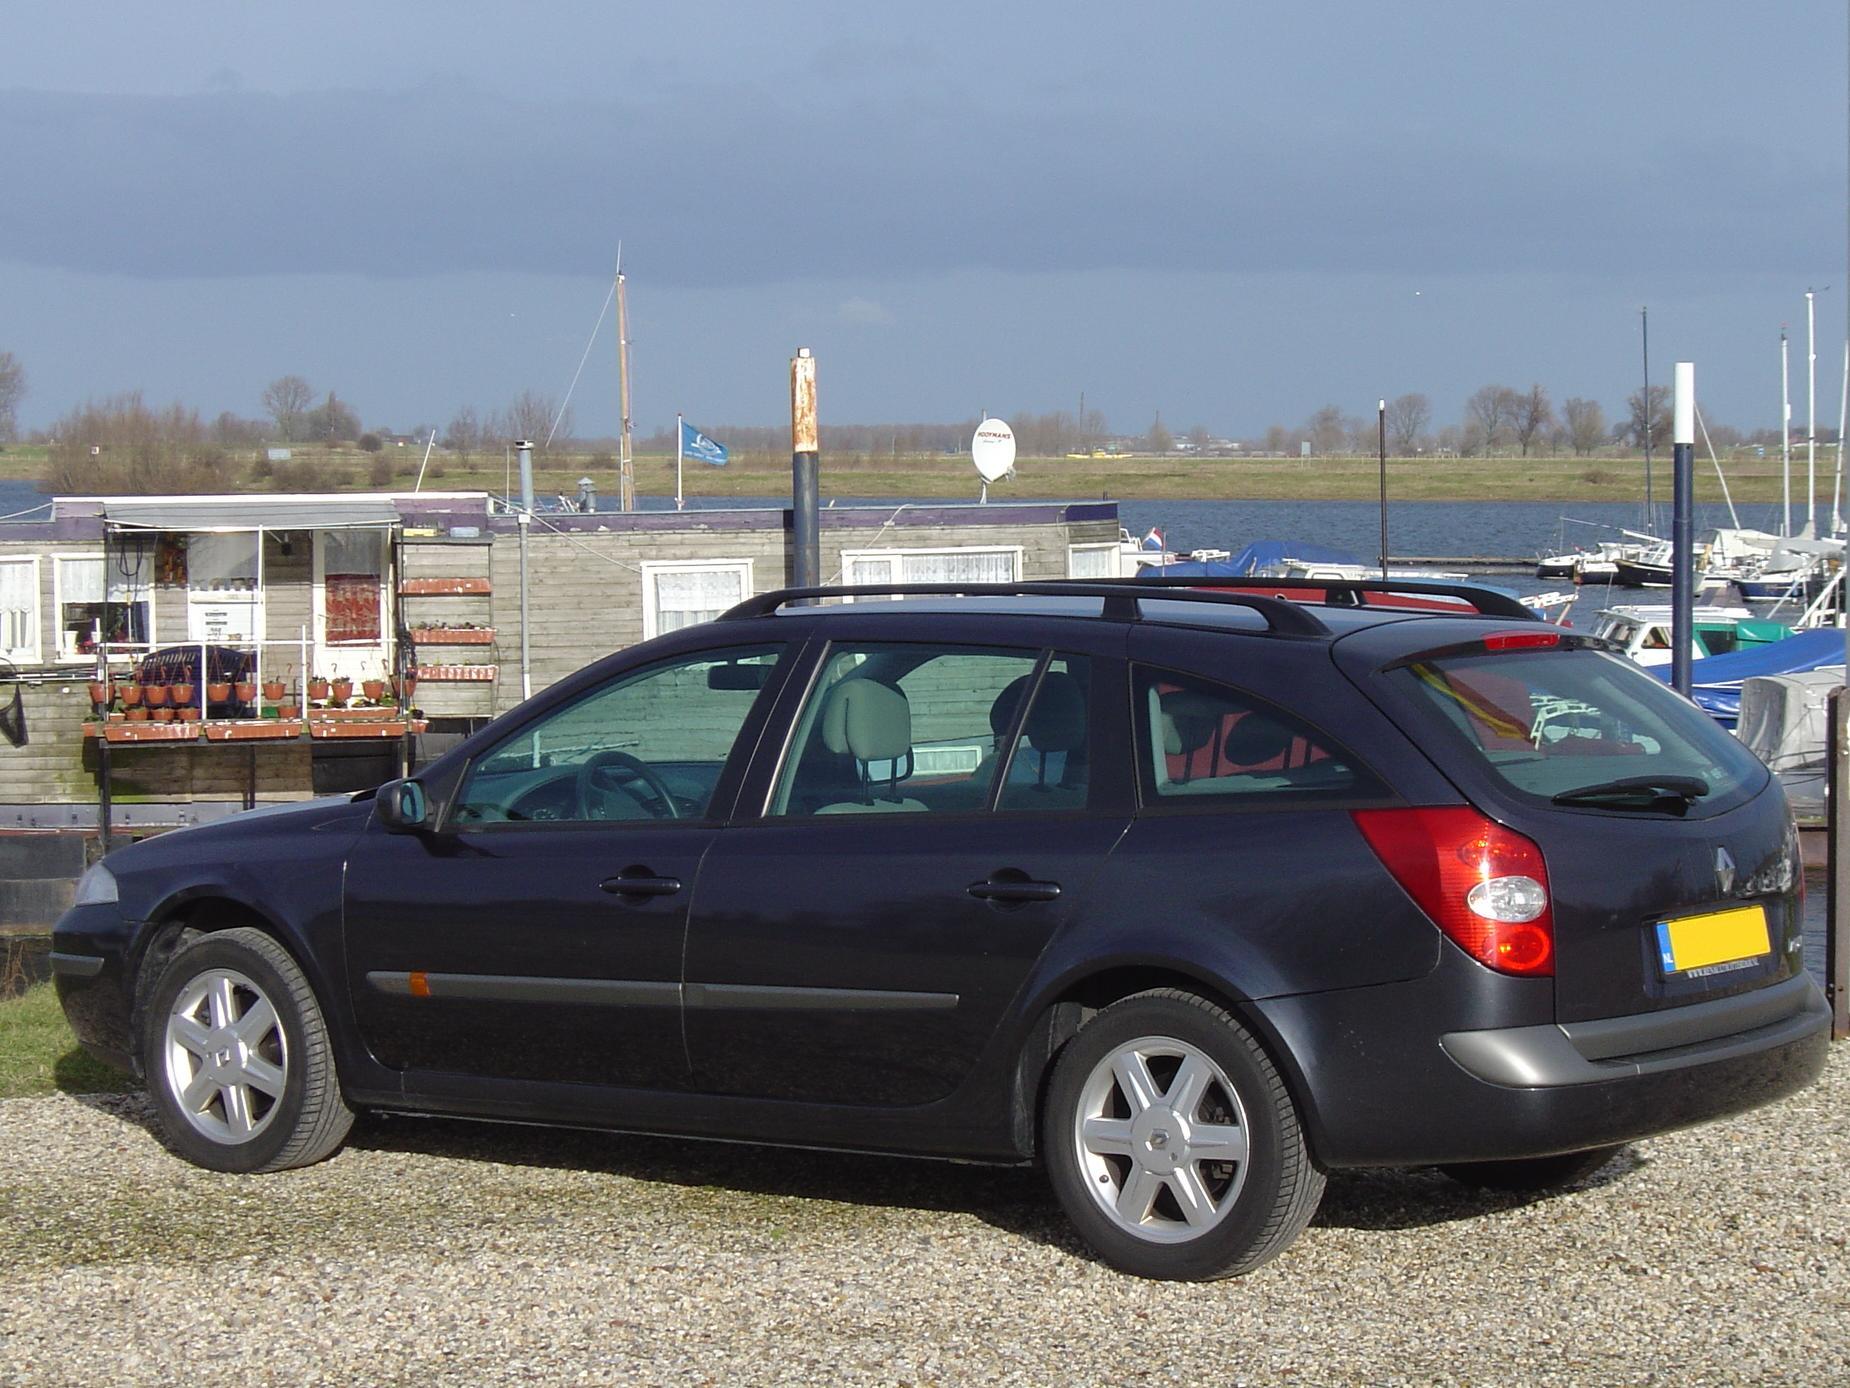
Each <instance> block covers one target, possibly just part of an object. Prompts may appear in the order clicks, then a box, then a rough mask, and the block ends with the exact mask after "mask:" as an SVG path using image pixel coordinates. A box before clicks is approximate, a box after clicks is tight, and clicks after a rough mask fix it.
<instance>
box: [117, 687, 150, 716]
mask: <svg viewBox="0 0 1850 1388" xmlns="http://www.w3.org/2000/svg"><path fill="white" fill-rule="evenodd" d="M124 688H125V689H134V688H135V686H134V685H132V684H131V685H125V686H124ZM138 692H139V691H138ZM122 716H123V717H124V718H126V719H127V720H128V721H129V722H131V723H145V722H147V721H148V707H147V705H146V704H143V703H141V702H139V701H137V702H136V703H134V704H132V705H131V706H130V707H128V708H127V709H124V710H123V713H122Z"/></svg>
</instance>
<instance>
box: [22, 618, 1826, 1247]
mask: <svg viewBox="0 0 1850 1388" xmlns="http://www.w3.org/2000/svg"><path fill="white" fill-rule="evenodd" d="M1274 586H1276V585H1274ZM1318 587H1319V588H1320V589H1321V590H1323V591H1322V592H1321V593H1319V594H1318V595H1317V596H1318V598H1319V599H1320V601H1318V602H1305V601H1288V600H1283V599H1281V598H1280V597H1278V596H1275V595H1259V594H1256V593H1252V592H1239V591H1226V590H1221V591H1205V590H1184V589H1181V588H1171V587H1166V586H1162V585H1151V584H1147V583H1139V584H1135V585H1128V586H1127V585H1119V584H1113V583H1048V584H1032V583H1030V584H1017V585H1010V586H1006V587H984V586H977V587H970V588H964V589H948V588H947V589H931V590H919V589H909V588H899V589H858V590H826V592H824V591H821V590H812V591H811V592H810V593H790V592H786V593H778V594H768V595H765V596H763V597H759V598H755V599H753V600H751V601H749V602H747V603H746V604H744V605H743V606H741V607H739V608H737V609H735V610H734V611H732V612H730V613H728V614H727V615H726V616H725V617H724V618H722V619H720V620H717V621H714V622H710V623H707V624H704V625H701V626H696V627H691V628H688V629H685V630H682V631H678V632H674V633H672V634H670V635H668V636H665V637H661V638H658V639H656V640H653V641H649V642H646V643H644V644H642V645H640V646H636V647H633V648H631V649H629V650H626V651H623V652H622V653H620V654H618V655H615V656H611V657H609V658H607V659H604V660H600V661H598V662H597V663H595V664H593V665H591V666H589V667H587V668H586V669H584V670H583V671H581V672H580V673H578V674H577V675H575V676H573V677H572V678H570V679H567V680H565V681H563V682H562V683H560V684H558V685H556V686H554V687H553V688H552V689H550V690H548V691H546V692H545V693H544V694H542V695H540V696H538V697H536V698H534V699H532V700H530V701H528V702H527V703H525V704H523V705H521V706H520V707H519V708H517V709H515V710H513V711H512V712H510V713H508V714H506V715H505V716H503V717H502V718H500V719H498V720H497V721H496V722H494V723H493V724H491V725H489V726H488V727H486V728H484V729H483V730H482V731H481V732H479V733H478V734H476V735H475V736H473V737H472V738H470V739H469V740H468V741H467V742H465V743H463V744H462V745H461V746H459V747H457V748H456V749H455V750H454V751H452V752H451V753H449V754H448V755H446V756H444V757H442V758H441V759H440V760H438V761H436V762H434V763H432V764H431V765H430V766H428V767H427V768H425V769H424V770H423V771H422V772H421V773H420V774H419V775H417V776H416V777H415V778H412V779H408V780H404V781H394V782H390V783H388V784H387V785H385V786H383V787H381V788H380V789H379V790H378V791H377V792H368V793H363V794H360V795H356V796H353V797H351V798H347V797H343V798H340V799H338V800H332V801H328V800H322V801H315V802H311V803H308V804H305V805H302V806H298V807H289V808H285V809H273V810H260V811H256V812H253V813H249V814H244V815H239V816H236V817H234V818H232V819H230V820H227V821H223V822H221V823H218V824H215V825H212V826H210V827H206V828H198V829H191V830H187V831H184V832H178V833H172V834H168V835H164V836H162V837H159V838H156V839H151V840H149V841H146V842H144V843H140V844H136V845H133V846H131V847H127V848H124V849H122V850H121V851H119V852H117V853H114V854H112V855H110V857H109V858H108V859H107V860H106V861H105V862H104V863H102V864H100V865H99V866H97V867H95V868H93V869H92V870H91V871H90V873H89V874H88V875H87V876H86V877H85V879H84V881H83V882H82V884H81V885H80V889H79V895H78V904H77V905H76V906H75V907H74V908H73V909H72V910H71V911H70V912H69V914H67V915H66V916H65V917H64V919H63V920H62V921H60V922H59V924H58V927H57V932H56V938H55V941H54V950H55V954H54V967H55V968H56V970H57V982H58V990H59V993H60V996H61V998H62V1000H63V1004H64V1009H65V1013H66V1015H67V1016H68V1017H69V1019H70V1021H71V1024H72V1026H73V1027H74V1028H75V1030H76V1032H77V1034H78V1036H79V1037H80V1039H81V1040H82V1041H83V1043H84V1045H85V1046H86V1047H87V1048H88V1049H89V1050H90V1051H91V1052H92V1053H94V1054H96V1055H98V1056H100V1057H102V1058H104V1059H106V1060H109V1061H112V1062H114V1063H116V1064H118V1065H121V1066H124V1067H130V1068H133V1069H135V1070H137V1071H139V1072H140V1073H142V1074H144V1075H145V1076H146V1078H147V1083H148V1088H149V1092H150V1093H151V1095H152V1096H153V1099H154V1102H155V1105H156V1108H157V1110H158V1112H159V1115H160V1119H161V1122H162V1124H163V1127H164V1129H165V1133H166V1136H167V1138H168V1139H169V1141H170V1142H171V1144H172V1145H173V1147H174V1148H175V1149H176V1150H177V1151H179V1152H180V1153H181V1154H182V1155H184V1156H186V1157H188V1158H189V1159H191V1160H193V1161H195V1162H198V1163H200V1164H202V1165H205V1166H209V1167H213V1168H216V1169H220V1170H227V1171H267V1170H275V1169H279V1168H283V1167H290V1166H297V1165H302V1164H305V1163H308V1162H313V1161H318V1160H320V1159H321V1158H323V1157H326V1156H327V1155H329V1154H330V1153H332V1152H333V1151H334V1150H335V1149H336V1148H338V1147H339V1145H340V1143H341V1141H342V1139H343V1137H344V1136H345V1135H346V1132H347V1130H348V1127H349V1125H350V1123H351V1122H352V1117H353V1114H354V1112H355V1111H358V1110H367V1109H370V1110H384V1111H395V1112H404V1113H416V1114H467V1115H473V1116H478V1117H486V1118H505V1119H511V1120H520V1121H538V1122H546V1123H558V1124H569V1125H575V1126H583V1127H602V1128H610V1129H618V1130H628V1131H635V1132H651V1133H671V1134H682V1135H689V1136H696V1137H700V1136H705V1137H720V1138H731V1139H743V1140H747V1141H756V1142H767V1143H792V1144H803V1145H815V1146H829V1147H841V1148H857V1149H864V1150H870V1151H884V1152H904V1153H912V1154H919V1155H931V1156H943V1157H957V1158H965V1159H977V1160H983V1161H993V1162H1017V1163H1019V1162H1030V1161H1032V1162H1038V1163H1040V1164H1041V1165H1042V1166H1043V1167H1044V1168H1045V1170H1046V1171H1047V1173H1048V1176H1049V1178H1050V1180H1051V1182H1052V1184H1053V1186H1054V1189H1055V1190H1056V1191H1057V1193H1058V1195H1059V1198H1060V1200H1061V1202H1062V1204H1063V1206H1064V1208H1065V1209H1066V1211H1067V1213H1068V1214H1069V1216H1070V1217H1071V1218H1072V1220H1073V1222H1074V1224H1075V1225H1076V1226H1077V1228H1078V1229H1079V1231H1080V1233H1081V1234H1082V1235H1083V1236H1084V1237H1085V1239H1086V1240H1087V1241H1088V1243H1089V1244H1090V1245H1091V1246H1092V1247H1093V1248H1094V1249H1095V1250H1096V1251H1097V1252H1098V1254H1099V1255H1100V1256H1101V1257H1102V1258H1104V1259H1105V1260H1106V1261H1108V1262H1109V1263H1111V1264H1113V1265H1114V1266H1116V1267H1119V1268H1122V1269H1125V1270H1127V1271H1130V1272H1133V1273H1138V1274H1142V1275H1146V1276H1153V1277H1172V1278H1208V1277H1217V1276H1223V1275H1227V1274H1231V1273H1239V1272H1243V1271H1245V1270H1247V1269H1250V1268H1252V1267H1254V1266H1256V1265H1257V1264H1259V1263H1260V1262H1262V1261H1264V1260H1265V1259H1267V1258H1268V1257H1270V1256H1272V1255H1273V1254H1275V1253H1277V1252H1278V1251H1279V1250H1280V1249H1282V1248H1284V1247H1285V1246H1286V1245H1287V1244H1288V1243H1290V1242H1291V1240H1292V1239H1294V1238H1295V1237H1296V1236H1297V1235H1298V1233H1299V1232H1300V1231H1301V1230H1302V1229H1303V1228H1304V1226H1305V1224H1306V1223H1307V1222H1308V1221H1309V1219H1310V1217H1311V1215H1312V1214H1313V1212H1314V1211H1315V1209H1316V1206H1317V1202H1318V1200H1319V1198H1320V1196H1321V1194H1322V1191H1323V1185H1324V1173H1325V1172H1327V1171H1329V1170H1332V1169H1338V1168H1344V1167H1364V1166H1383V1165H1387V1166H1410V1165H1428V1164H1431V1165H1438V1166H1440V1167H1443V1168H1444V1169H1446V1170H1447V1171H1449V1172H1450V1173H1452V1174H1453V1175H1455V1176H1457V1177H1459V1178H1460V1179H1462V1180H1467V1181H1472V1182H1478V1183H1484V1184H1490V1185H1497V1186H1505V1187H1527V1188H1538V1187H1544V1186H1548V1185H1551V1184H1558V1183H1562V1182H1566V1181H1569V1180H1572V1179H1574V1178H1576V1177H1578V1176H1580V1175H1583V1174H1585V1173H1586V1172H1588V1171H1589V1170H1590V1169H1592V1168H1593V1167H1595V1166H1597V1165H1599V1164H1600V1163H1602V1162H1603V1161H1604V1160H1606V1158H1607V1157H1609V1156H1610V1154H1611V1152H1612V1149H1613V1148H1614V1147H1615V1146H1616V1145H1618V1144H1621V1143H1625V1142H1627V1141H1630V1140H1632V1139H1635V1138H1641V1137H1644V1136H1647V1135H1650V1134H1654V1133H1661V1132H1664V1131H1667V1130H1670V1129H1674V1128H1678V1127H1682V1126H1685V1125H1688V1124H1692V1123H1696V1122H1700V1121H1702V1120H1705V1119H1710V1118H1715V1117H1718V1116H1721V1115H1724V1114H1731V1113H1736V1112H1739V1111H1741V1110H1743V1109H1747V1108H1750V1107H1752V1106H1754V1105H1757V1104H1763V1103H1766V1102H1769V1101H1771V1100H1774V1099H1778V1098H1780V1097H1782V1096H1784V1095H1787V1094H1790V1093H1792V1092H1793V1091H1795V1090H1797V1089H1799V1088H1801V1087H1802V1086H1804V1085H1807V1084H1809V1083H1810V1082H1811V1081H1812V1080H1813V1079H1815V1078H1816V1076H1817V1075H1818V1073H1819V1071H1820V1069H1821V1068H1822V1066H1823V1063H1824V1056H1825V1049H1826V1046H1827V1044H1828V1043H1827V1037H1828V1032H1829V1013H1828V1011H1827V1009H1826V1006H1825V1003H1824V1000H1823V997H1822V995H1821V993H1820V991H1819V989H1818V987H1817V985H1816V984H1815V983H1814V982H1813V981H1812V980H1811V978H1810V977H1809V976H1808V975H1807V974H1806V972H1805V969H1804V967H1803V962H1802V953H1801V947H1800V946H1801V934H1800V932H1801V924H1800V914H1801V911H1800V907H1801V901H1800V895H1801V891H1802V884H1801V878H1800V872H1799V860H1798V847H1797V840H1796V835H1795V833H1794V830H1793V827H1792V823H1791V819H1790V816H1789V814H1788V811H1787V808H1786V804H1785V801H1784V798H1783V796H1782V794H1781V792H1780V789H1779V787H1778V785H1777V784H1776V783H1775V782H1774V781H1773V779H1772V778H1771V777H1770V776H1769V775H1768V773H1767V771H1766V769H1765V768H1764V767H1763V766H1762V765H1761V764H1760V763H1759V762H1758V761H1756V760H1755V759H1754V757H1753V756H1752V755H1750V754H1749V753H1748V752H1746V751H1745V750H1744V749H1743V748H1742V747H1741V746H1740V745H1739V744H1738V743H1737V742H1735V741H1734V739H1732V738H1730V737H1728V736H1727V735H1726V734H1725V733H1723V732H1722V731H1721V730H1720V729H1719V728H1718V727H1717V726H1716V725H1715V724H1714V723H1713V722H1711V721H1710V720H1709V719H1708V718H1707V717H1706V716H1704V715H1703V714H1702V713H1701V712H1700V711H1698V710H1697V709H1696V708H1695V707H1694V706H1692V705H1690V704H1689V703H1687V702H1686V701H1684V700H1682V699H1681V698H1679V697H1677V696H1676V695H1673V694H1672V693H1670V692H1669V691H1668V690H1667V689H1665V688H1664V687H1663V686H1662V685H1661V684H1659V683H1658V682H1657V681H1655V680H1653V679H1652V678H1651V677H1650V676H1648V675H1646V674H1644V673H1643V672H1642V671H1640V670H1638V669H1636V668H1634V667H1632V666H1631V665H1629V664H1628V663H1627V662H1625V661H1623V660H1621V659H1619V658H1618V657H1616V656H1615V655H1613V654H1611V653H1610V652H1609V651H1608V650H1607V649H1605V648H1604V646H1603V645H1602V643H1599V642H1597V641H1594V640H1591V639H1589V638H1587V637H1584V636H1579V635H1576V634H1574V633H1572V632H1568V631H1563V630H1561V629H1559V628H1555V627H1550V626H1546V625H1544V624H1541V623H1538V622H1534V621H1532V620H1529V619H1528V618H1527V614H1526V613H1524V612H1523V611H1522V610H1521V609H1520V608H1517V607H1516V606H1515V605H1514V604H1508V603H1506V602H1505V601H1504V600H1502V599H1498V598H1497V597H1496V595H1494V594H1477V595H1476V600H1474V601H1472V602H1471V604H1470V606H1469V607H1461V608H1460V609H1459V610H1451V611H1439V612H1434V611H1410V610H1406V609H1404V608H1396V607H1380V606H1369V605H1366V604H1367V603H1369V602H1372V601H1377V600H1379V599H1380V597H1381V592H1380V588H1381V586H1380V585H1369V584H1320V585H1318ZM817 596H827V597H832V598H839V597H847V598H850V599H852V600H851V601H840V602H834V601H831V602H826V603H824V602H813V601H809V600H807V599H810V598H813V597H817Z"/></svg>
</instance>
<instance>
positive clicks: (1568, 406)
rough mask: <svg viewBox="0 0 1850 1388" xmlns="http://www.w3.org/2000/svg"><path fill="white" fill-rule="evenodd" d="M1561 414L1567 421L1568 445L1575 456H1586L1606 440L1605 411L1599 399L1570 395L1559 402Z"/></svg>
mask: <svg viewBox="0 0 1850 1388" xmlns="http://www.w3.org/2000/svg"><path fill="white" fill-rule="evenodd" d="M1561 416H1562V418H1563V419H1564V420H1565V421H1566V423H1567V442H1568V446H1569V447H1570V448H1572V449H1573V450H1574V455H1575V456H1576V457H1579V458H1584V457H1586V456H1587V455H1588V454H1589V453H1591V452H1592V451H1593V450H1594V449H1596V448H1598V447H1599V446H1600V445H1601V444H1602V443H1604V442H1605V441H1606V412H1605V411H1604V410H1602V409H1601V408H1600V407H1599V401H1597V400H1583V399H1581V398H1580V397H1579V396H1578V395H1570V396H1569V397H1568V398H1567V399H1566V400H1564V401H1562V402H1561Z"/></svg>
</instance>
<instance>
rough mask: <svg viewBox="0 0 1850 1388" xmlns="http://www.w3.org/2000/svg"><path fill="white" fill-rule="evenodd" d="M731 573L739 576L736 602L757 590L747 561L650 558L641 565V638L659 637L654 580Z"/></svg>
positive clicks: (749, 563) (659, 621) (750, 564)
mask: <svg viewBox="0 0 1850 1388" xmlns="http://www.w3.org/2000/svg"><path fill="white" fill-rule="evenodd" d="M688 573H733V574H737V575H738V576H739V593H740V597H739V601H740V602H743V601H745V599H746V598H749V597H751V596H752V595H753V593H754V592H755V591H756V590H755V589H754V588H753V587H752V561H751V560H749V559H649V560H644V561H643V565H642V639H643V640H645V641H648V640H651V639H653V638H654V637H657V636H659V635H661V614H660V611H659V608H658V606H657V602H658V599H657V596H656V595H657V587H656V584H657V580H658V579H659V578H660V577H661V576H662V575H663V574H688Z"/></svg>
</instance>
